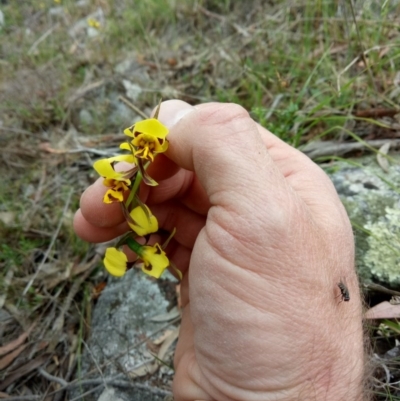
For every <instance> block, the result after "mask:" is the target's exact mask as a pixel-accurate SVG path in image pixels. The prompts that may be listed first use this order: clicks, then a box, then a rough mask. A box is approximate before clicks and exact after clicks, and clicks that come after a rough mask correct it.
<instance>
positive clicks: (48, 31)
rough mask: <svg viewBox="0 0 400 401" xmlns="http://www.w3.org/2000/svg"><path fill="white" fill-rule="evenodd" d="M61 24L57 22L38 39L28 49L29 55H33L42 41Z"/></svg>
mask: <svg viewBox="0 0 400 401" xmlns="http://www.w3.org/2000/svg"><path fill="white" fill-rule="evenodd" d="M59 25H60V24H59V23H58V22H57V24H55V25H53V26H52V27H51V28H50V29H48V30H47V31H46V32H45V33H44V34H43V35H42V36H41V37H40V38H39V39H38V40H36V41H35V43H34V44H33V45H32V46H31V47H30V49H29V50H28V55H31V54H32V53H33V52H34V51H35V50H36V49H37V47H38V46H39V45H40V43H42V42H43V41H44V40H45V39H46V38H47V37H48V36H49V35H50V34H51V33H52V32H53V31H54V30H55V29H56V28H58V26H59Z"/></svg>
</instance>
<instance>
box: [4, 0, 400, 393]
mask: <svg viewBox="0 0 400 401" xmlns="http://www.w3.org/2000/svg"><path fill="white" fill-rule="evenodd" d="M58 3H59V4H57V2H54V1H51V0H47V1H39V0H32V1H30V2H26V1H24V0H12V1H3V2H0V9H1V10H2V11H3V13H4V15H5V25H4V27H3V28H1V30H0V77H1V78H0V132H1V136H0V145H1V151H0V156H1V175H2V180H1V182H0V194H1V195H0V196H1V205H0V235H1V237H2V238H3V241H2V244H1V245H0V267H1V268H0V285H1V288H2V291H1V293H3V294H4V296H3V297H0V302H1V303H2V304H1V305H0V307H1V312H2V314H1V315H0V316H1V321H0V337H1V343H0V346H1V345H5V344H8V343H9V342H10V341H12V340H15V339H16V338H18V336H19V335H21V334H22V333H26V332H28V331H29V333H30V334H29V342H26V341H25V340H24V341H21V342H20V344H17V346H16V347H15V348H14V349H13V352H14V354H12V356H10V354H7V355H9V360H8V362H9V364H8V365H7V366H3V367H2V370H1V371H0V383H3V384H0V391H6V392H7V394H12V395H21V394H24V395H27V396H30V395H32V397H31V398H32V399H34V397H33V396H35V395H38V394H44V393H45V392H46V391H48V392H50V393H51V392H52V391H54V390H56V389H57V388H59V387H60V383H57V382H56V381H55V380H54V377H56V378H63V380H65V381H69V380H71V378H72V375H73V373H74V369H75V367H76V363H77V360H79V358H80V350H81V349H82V341H83V340H84V339H85V338H86V336H87V333H88V328H89V327H90V316H91V308H92V305H93V303H94V302H95V298H96V295H95V289H96V286H97V285H98V284H99V283H102V282H103V281H104V280H106V275H105V274H104V273H103V271H102V267H101V263H100V262H99V257H98V256H97V254H96V247H94V246H90V245H88V244H85V243H83V242H82V241H80V240H78V239H77V238H76V237H75V235H74V233H73V231H72V227H71V219H72V216H73V213H74V211H75V210H76V209H77V207H78V203H79V196H80V193H81V192H82V191H83V189H84V188H85V187H86V186H87V185H88V184H90V183H91V182H93V180H94V179H95V176H94V174H93V172H92V170H91V163H92V161H93V159H95V158H96V157H98V156H99V152H98V150H100V151H101V150H103V151H104V152H106V153H107V152H110V149H111V148H112V147H115V146H117V144H118V143H119V141H120V140H119V137H118V135H119V134H120V133H121V129H122V128H124V127H126V126H129V125H131V123H132V119H134V118H137V117H138V115H137V113H135V112H133V111H131V110H129V108H128V107H126V106H125V108H124V106H123V103H122V102H121V101H120V100H119V96H121V95H122V96H127V95H129V93H128V94H127V91H126V86H124V81H123V80H124V79H125V80H128V81H130V82H131V83H134V84H135V85H136V89H137V88H139V91H140V94H139V95H138V97H137V99H136V100H134V101H133V102H134V104H135V105H136V106H137V107H138V108H139V109H140V110H142V111H144V112H145V113H148V112H149V110H150V109H151V108H152V107H153V106H154V105H155V104H156V103H157V100H158V99H159V97H160V96H161V97H163V99H168V98H180V99H183V100H185V101H187V102H190V103H193V104H195V103H199V102H203V101H230V102H237V103H240V104H242V105H243V106H244V107H245V108H247V109H248V110H249V112H251V113H252V115H253V116H254V118H255V119H257V120H258V121H260V123H261V124H263V125H265V126H267V127H268V128H269V129H271V130H272V131H273V132H275V133H276V134H277V135H279V136H280V137H282V138H283V139H284V140H285V141H287V142H289V143H291V144H293V145H294V146H302V145H304V144H307V143H308V142H309V141H311V140H313V139H314V138H319V137H326V138H329V139H331V140H340V141H342V142H343V143H347V142H350V141H352V137H351V135H348V134H346V132H348V131H351V132H352V133H354V134H356V135H357V136H358V137H359V138H362V139H363V140H375V139H381V138H398V137H399V122H398V121H397V120H396V118H395V114H396V111H397V104H398V103H399V100H400V75H399V74H400V73H399V71H400V61H399V60H400V47H399V39H400V33H399V30H398V26H399V23H400V21H399V17H398V16H399V15H400V13H399V12H400V4H399V3H398V2H395V1H386V2H384V4H381V3H382V2H380V1H376V2H374V1H365V2H364V3H363V2H360V5H359V6H357V7H356V10H355V14H356V18H357V26H358V32H357V29H356V27H355V25H354V23H353V20H352V14H351V9H350V7H349V1H345V0H340V1H323V0H319V1H311V0H310V1H308V0H307V1H303V2H294V1H290V0H287V1H286V0H282V1H276V2H275V1H272V2H265V1H261V0H252V1H251V2H250V3H249V2H234V1H230V0H203V1H201V0H198V1H194V0H192V1H187V2H173V1H172V0H171V1H168V0H162V1H158V0H147V1H145V0H139V1H133V0H125V1H117V0H114V1H113V0H92V1H90V0H87V1H73V0H60V2H58ZM362 3H363V4H362ZM88 16H92V18H94V19H95V20H96V21H97V22H98V23H99V25H100V26H99V28H93V27H92V28H90V27H89V24H88ZM91 33H94V34H95V35H91ZM362 54H364V55H365V57H363V56H362ZM129 64H130V66H129ZM377 108H378V109H379V110H383V111H382V112H381V113H376V109H377ZM360 113H361V114H360ZM341 127H344V128H345V129H346V130H347V131H346V130H342V129H341ZM82 149H83V150H82ZM93 149H95V150H93ZM96 149H97V153H96ZM77 151H78V152H77ZM358 152H360V151H359V150H358ZM345 153H346V152H345ZM397 329H398V325H397ZM376 333H377V332H376ZM380 333H381V332H380ZM382 338H385V341H387V343H388V344H392V343H393V342H394V340H395V339H397V338H398V331H397V332H396V330H395V329H393V330H388V332H386V333H385V336H384V335H382V333H381V334H379V339H380V340H381V339H382ZM380 343H382V341H381V342H380ZM16 350H18V352H17V351H16ZM380 351H381V350H379V352H380ZM1 361H3V363H5V362H4V358H3V359H2V357H1V355H0V364H1ZM43 367H45V368H46V370H45V373H43V370H41V369H42V368H43ZM382 369H383V370H382ZM390 369H391V372H394V373H393V375H394V376H396V375H398V372H399V370H398V369H399V368H398V365H396V366H395V367H390ZM46 372H47V373H49V374H50V375H51V377H50V378H49V376H47V377H46ZM385 372H386V371H385V369H384V368H381V370H379V371H378V372H377V375H376V377H377V379H376V380H382V381H383V382H384V381H385V379H384V378H385ZM4 383H5V384H4ZM64 384H65V383H64ZM377 391H379V393H381V395H377V399H379V400H385V399H393V400H395V399H400V395H399V391H398V390H397V389H393V388H391V386H390V385H382V388H380V389H379V390H377ZM384 393H385V394H386V395H385V394H384ZM57 394H60V393H57ZM396 397H397V398H396ZM46 399H53V400H59V399H61V398H60V396H59V395H53V396H51V397H50V396H49V397H47V398H46Z"/></svg>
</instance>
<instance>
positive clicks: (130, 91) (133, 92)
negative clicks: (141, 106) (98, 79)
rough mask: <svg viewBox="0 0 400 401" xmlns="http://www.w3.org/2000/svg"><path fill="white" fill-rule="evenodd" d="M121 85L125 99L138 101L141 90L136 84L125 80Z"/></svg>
mask: <svg viewBox="0 0 400 401" xmlns="http://www.w3.org/2000/svg"><path fill="white" fill-rule="evenodd" d="M122 85H124V88H125V92H126V97H127V98H129V99H131V100H133V101H134V102H135V101H136V100H138V98H139V96H140V94H141V93H142V88H141V87H140V85H138V84H134V83H132V82H131V81H128V80H127V79H123V80H122Z"/></svg>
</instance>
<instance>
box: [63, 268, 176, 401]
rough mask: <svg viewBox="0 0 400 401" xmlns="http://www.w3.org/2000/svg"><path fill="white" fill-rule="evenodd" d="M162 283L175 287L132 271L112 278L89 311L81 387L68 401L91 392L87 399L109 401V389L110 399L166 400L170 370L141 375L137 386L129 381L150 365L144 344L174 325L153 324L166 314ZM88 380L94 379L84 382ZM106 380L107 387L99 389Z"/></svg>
mask: <svg viewBox="0 0 400 401" xmlns="http://www.w3.org/2000/svg"><path fill="white" fill-rule="evenodd" d="M165 284H167V285H172V286H174V285H175V284H174V283H173V281H172V280H171V279H170V278H168V277H167V278H166V279H163V280H161V281H156V280H154V279H151V278H150V277H148V276H146V275H144V274H143V273H142V272H141V271H140V270H136V269H133V270H130V271H129V272H128V273H127V274H126V275H125V276H124V277H123V278H120V279H115V278H110V280H109V283H108V285H107V287H106V288H105V290H104V291H103V293H102V295H101V297H100V298H99V300H98V303H97V305H96V307H95V310H94V313H93V320H92V331H91V338H90V340H89V342H88V346H87V350H86V352H85V354H84V357H83V361H82V370H81V373H80V376H79V378H80V379H82V380H83V382H81V384H82V385H81V386H80V388H78V387H77V388H75V389H74V391H73V392H72V396H71V398H74V397H76V396H78V395H80V394H81V393H83V392H85V391H91V390H93V391H94V392H93V393H92V394H91V395H89V396H87V397H86V396H85V399H86V400H89V401H95V400H98V399H99V397H100V399H101V400H102V401H104V400H107V399H108V398H107V397H109V396H110V394H111V393H112V391H114V393H112V394H114V395H113V397H115V398H114V399H117V398H120V399H121V400H130V401H133V400H137V401H145V400H146V401H164V400H165V399H166V397H168V396H170V391H169V390H170V382H171V380H172V377H173V376H172V375H173V371H172V370H171V369H167V371H165V370H164V369H159V370H158V371H157V372H156V373H155V374H153V375H151V376H150V375H147V376H150V377H147V376H143V377H141V378H140V382H139V383H137V382H135V380H133V378H132V377H133V376H134V375H133V374H132V372H133V371H135V372H137V370H138V368H139V367H141V366H144V365H145V364H146V362H149V361H154V357H153V355H152V354H151V352H150V351H149V349H148V347H147V345H146V343H147V340H148V339H149V338H152V339H154V338H156V337H157V336H160V335H161V334H162V333H163V332H165V331H166V330H167V328H168V327H169V326H170V328H171V327H172V326H171V325H169V324H168V323H165V322H155V321H153V320H152V317H154V316H158V315H162V314H166V313H167V311H168V307H169V301H168V300H167V299H166V298H165V296H164V295H163V293H162V291H161V289H160V286H162V285H165ZM169 362H170V363H172V361H169ZM99 371H101V375H100V374H99ZM91 373H93V374H91ZM130 373H131V374H130ZM88 379H94V381H93V382H88V383H87V384H85V381H88ZM96 379H97V380H96ZM104 381H106V383H107V387H106V389H104V387H101V385H102V383H104ZM154 382H156V383H157V384H156V385H154V384H153V383H154ZM99 385H100V388H98V389H97V390H96V387H99ZM107 389H108V390H110V389H111V390H110V391H111V393H110V392H107V391H104V390H107ZM101 397H103V398H101ZM100 399H99V400H100Z"/></svg>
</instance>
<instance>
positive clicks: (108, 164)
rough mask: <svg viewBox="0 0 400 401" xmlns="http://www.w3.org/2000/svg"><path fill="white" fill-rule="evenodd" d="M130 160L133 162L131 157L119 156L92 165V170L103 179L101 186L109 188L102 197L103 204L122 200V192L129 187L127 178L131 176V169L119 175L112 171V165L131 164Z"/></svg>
mask: <svg viewBox="0 0 400 401" xmlns="http://www.w3.org/2000/svg"><path fill="white" fill-rule="evenodd" d="M132 160H134V157H133V155H121V156H115V157H110V158H109V159H102V160H98V161H97V162H95V163H94V164H93V168H94V169H95V170H96V171H97V173H98V174H99V175H101V176H102V177H103V178H104V181H103V185H105V186H106V187H108V188H110V189H109V190H107V192H106V193H105V195H104V198H103V202H104V203H113V202H122V201H123V200H124V192H125V191H127V190H128V189H129V185H131V180H130V178H129V177H130V176H131V175H132V174H133V169H132V170H130V171H124V172H121V173H119V172H116V171H115V170H114V167H113V163H114V162H116V161H127V162H132Z"/></svg>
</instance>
